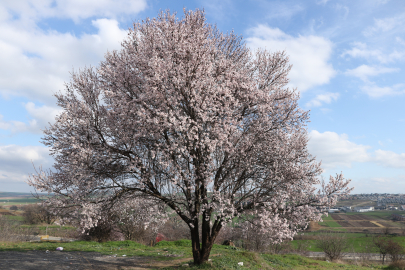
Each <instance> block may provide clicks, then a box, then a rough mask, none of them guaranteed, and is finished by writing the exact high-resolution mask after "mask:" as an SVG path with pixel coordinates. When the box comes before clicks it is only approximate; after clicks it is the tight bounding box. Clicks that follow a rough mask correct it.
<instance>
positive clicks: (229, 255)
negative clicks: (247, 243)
mask: <svg viewBox="0 0 405 270" xmlns="http://www.w3.org/2000/svg"><path fill="white" fill-rule="evenodd" d="M59 246H62V247H63V248H64V251H63V252H65V251H81V252H99V253H101V254H105V255H111V254H114V255H117V256H122V255H126V256H148V257H151V259H150V260H154V261H170V260H177V259H181V258H184V259H186V260H187V259H190V261H188V262H189V263H190V264H191V266H190V267H188V269H359V270H360V269H369V268H365V267H359V266H355V265H350V264H335V263H329V262H326V261H321V260H313V259H309V258H306V257H302V256H298V255H271V254H260V253H254V252H249V251H245V250H242V249H232V248H229V247H226V246H221V245H214V247H213V248H212V250H211V256H210V258H211V260H212V261H211V262H209V263H206V264H204V265H200V266H194V265H192V259H191V258H192V254H191V241H189V240H180V241H174V242H166V241H162V242H160V243H158V244H157V245H156V246H154V247H149V246H145V245H142V244H139V243H136V242H133V241H113V242H105V243H98V242H86V241H77V242H72V243H49V242H45V243H28V242H24V243H7V242H0V252H1V251H28V250H55V249H56V248H57V247H59ZM239 262H243V267H242V266H239V265H238V263H239ZM183 264H184V262H182V263H178V264H177V266H176V267H167V268H164V269H177V268H178V267H180V269H181V268H182V267H181V265H183ZM375 269H384V268H383V267H382V266H381V265H378V264H376V265H375Z"/></svg>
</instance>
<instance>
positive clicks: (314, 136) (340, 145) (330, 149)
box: [308, 130, 370, 169]
mask: <svg viewBox="0 0 405 270" xmlns="http://www.w3.org/2000/svg"><path fill="white" fill-rule="evenodd" d="M369 148H370V146H367V145H359V144H356V143H353V142H351V141H349V139H348V136H347V135H346V134H341V135H339V134H337V133H335V132H330V131H326V132H324V133H320V132H318V131H316V130H313V131H311V132H310V133H309V142H308V149H309V152H310V153H311V154H313V155H315V156H316V157H317V160H322V167H323V168H325V169H331V168H339V167H351V165H352V163H353V162H367V161H369V160H370V157H369V154H368V153H367V150H368V149H369Z"/></svg>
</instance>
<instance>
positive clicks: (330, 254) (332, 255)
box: [315, 233, 349, 261]
mask: <svg viewBox="0 0 405 270" xmlns="http://www.w3.org/2000/svg"><path fill="white" fill-rule="evenodd" d="M315 245H316V247H317V248H319V249H321V250H322V251H323V252H325V255H326V257H327V258H328V259H329V260H331V261H334V260H338V259H341V258H342V257H343V256H344V253H345V251H346V250H347V249H348V248H349V244H348V241H347V238H346V237H345V236H344V235H337V234H329V233H326V234H320V235H318V237H317V239H316V241H315Z"/></svg>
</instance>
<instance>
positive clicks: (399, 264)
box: [389, 260, 405, 270]
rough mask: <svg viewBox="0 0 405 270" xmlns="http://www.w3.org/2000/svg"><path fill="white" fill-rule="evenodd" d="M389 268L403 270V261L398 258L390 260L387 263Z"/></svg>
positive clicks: (404, 263) (404, 267)
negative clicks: (397, 259)
mask: <svg viewBox="0 0 405 270" xmlns="http://www.w3.org/2000/svg"><path fill="white" fill-rule="evenodd" d="M389 269H397V270H405V261H402V260H399V261H395V262H391V263H390V265H389Z"/></svg>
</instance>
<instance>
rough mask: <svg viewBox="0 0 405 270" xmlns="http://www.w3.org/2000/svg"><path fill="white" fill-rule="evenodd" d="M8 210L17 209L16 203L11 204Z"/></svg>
mask: <svg viewBox="0 0 405 270" xmlns="http://www.w3.org/2000/svg"><path fill="white" fill-rule="evenodd" d="M10 210H13V211H15V210H18V207H17V205H12V206H10Z"/></svg>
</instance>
